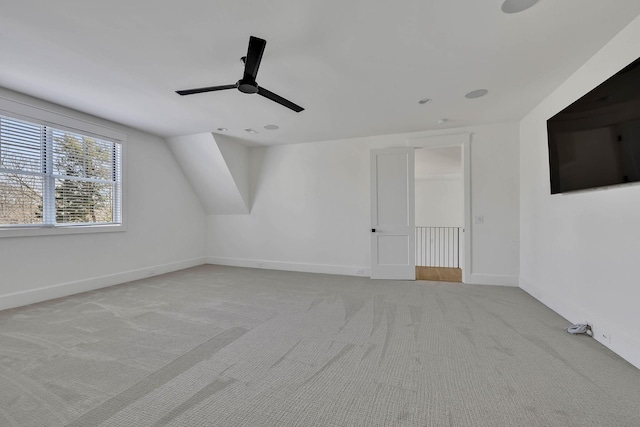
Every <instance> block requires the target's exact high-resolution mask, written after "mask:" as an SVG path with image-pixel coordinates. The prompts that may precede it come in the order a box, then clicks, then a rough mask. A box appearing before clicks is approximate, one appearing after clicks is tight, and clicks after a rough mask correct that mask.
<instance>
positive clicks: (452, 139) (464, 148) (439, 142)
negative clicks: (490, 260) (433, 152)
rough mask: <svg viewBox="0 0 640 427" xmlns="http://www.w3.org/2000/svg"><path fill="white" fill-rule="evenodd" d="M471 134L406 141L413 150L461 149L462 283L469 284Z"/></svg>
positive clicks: (435, 135) (435, 136)
mask: <svg viewBox="0 0 640 427" xmlns="http://www.w3.org/2000/svg"><path fill="white" fill-rule="evenodd" d="M472 139H473V133H471V132H455V133H442V134H433V135H425V136H421V137H416V138H409V139H407V140H406V141H405V144H406V146H407V147H413V148H427V149H428V148H442V147H460V148H461V150H460V151H461V154H462V183H463V185H462V186H463V191H464V207H463V209H464V232H463V234H464V252H463V255H464V260H463V262H462V283H467V278H470V277H471V266H472V265H473V264H472V262H471V261H472V260H471V140H472Z"/></svg>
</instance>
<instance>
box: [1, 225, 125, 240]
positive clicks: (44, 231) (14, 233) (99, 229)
mask: <svg viewBox="0 0 640 427" xmlns="http://www.w3.org/2000/svg"><path fill="white" fill-rule="evenodd" d="M126 230H127V228H126V226H125V225H124V224H105V225H80V226H78V225H71V226H59V227H40V226H34V227H0V239H1V238H4V237H35V236H58V235H65V234H92V233H114V232H121V231H126Z"/></svg>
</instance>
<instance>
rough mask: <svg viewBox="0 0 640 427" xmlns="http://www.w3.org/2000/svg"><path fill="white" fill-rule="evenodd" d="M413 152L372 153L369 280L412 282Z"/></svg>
mask: <svg viewBox="0 0 640 427" xmlns="http://www.w3.org/2000/svg"><path fill="white" fill-rule="evenodd" d="M414 167H415V164H414V149H413V148H387V149H383V150H371V278H372V279H397V280H415V278H416V268H415V228H414V226H415V224H414V215H415V212H414V209H415V208H414V203H415V202H414V197H415V194H414V191H415V190H414V185H415V182H414Z"/></svg>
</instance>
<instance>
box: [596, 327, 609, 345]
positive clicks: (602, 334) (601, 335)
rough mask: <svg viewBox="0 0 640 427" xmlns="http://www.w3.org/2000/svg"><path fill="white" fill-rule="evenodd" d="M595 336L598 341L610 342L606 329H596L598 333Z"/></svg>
mask: <svg viewBox="0 0 640 427" xmlns="http://www.w3.org/2000/svg"><path fill="white" fill-rule="evenodd" d="M596 336H597V338H598V340H599V341H602V342H603V343H605V344H611V333H610V332H609V331H607V330H606V329H598V334H597V335H596Z"/></svg>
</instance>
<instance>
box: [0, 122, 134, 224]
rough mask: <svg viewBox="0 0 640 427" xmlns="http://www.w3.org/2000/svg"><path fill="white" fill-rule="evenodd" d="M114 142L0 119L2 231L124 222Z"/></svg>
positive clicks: (119, 153) (117, 149)
mask: <svg viewBox="0 0 640 427" xmlns="http://www.w3.org/2000/svg"><path fill="white" fill-rule="evenodd" d="M121 200H122V146H121V143H120V142H118V141H112V140H108V139H106V138H104V139H101V138H99V137H95V136H92V135H87V134H82V133H77V132H75V131H70V130H66V129H63V128H56V127H52V126H49V125H46V124H38V123H31V122H27V121H24V120H18V119H15V118H10V117H5V116H0V227H16V226H32V227H33V226H41V227H56V226H66V227H68V226H86V225H99V224H121V222H122V202H121Z"/></svg>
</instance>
